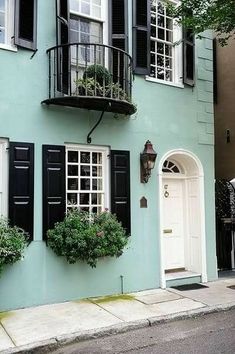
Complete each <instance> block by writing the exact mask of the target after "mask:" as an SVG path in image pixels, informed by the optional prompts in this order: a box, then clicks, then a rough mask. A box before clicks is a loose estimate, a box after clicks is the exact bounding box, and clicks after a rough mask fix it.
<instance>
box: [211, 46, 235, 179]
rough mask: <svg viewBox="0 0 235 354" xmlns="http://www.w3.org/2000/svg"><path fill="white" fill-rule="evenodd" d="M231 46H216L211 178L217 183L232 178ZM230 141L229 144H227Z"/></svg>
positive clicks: (234, 83) (234, 88)
mask: <svg viewBox="0 0 235 354" xmlns="http://www.w3.org/2000/svg"><path fill="white" fill-rule="evenodd" d="M234 57H235V44H234V39H231V40H230V41H229V43H228V45H227V46H225V47H221V46H220V45H219V43H218V42H217V45H216V61H217V65H216V70H217V102H216V103H215V105H214V109H215V142H216V144H215V175H216V178H217V179H227V180H231V179H233V178H234V177H235V154H234V151H235V119H234V116H235V99H234V92H235V62H234ZM228 140H230V141H228Z"/></svg>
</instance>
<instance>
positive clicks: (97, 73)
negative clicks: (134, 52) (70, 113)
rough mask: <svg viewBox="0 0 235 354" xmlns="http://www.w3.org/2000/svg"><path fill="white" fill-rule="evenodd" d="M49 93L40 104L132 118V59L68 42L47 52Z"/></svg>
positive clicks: (110, 49)
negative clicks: (123, 115) (118, 114)
mask: <svg viewBox="0 0 235 354" xmlns="http://www.w3.org/2000/svg"><path fill="white" fill-rule="evenodd" d="M47 54H48V58H49V93H48V99H46V100H44V101H43V102H42V103H45V104H48V105H49V104H55V105H62V106H70V107H78V108H84V109H90V110H97V111H103V112H104V111H106V112H113V113H120V114H126V115H131V114H133V113H135V111H136V107H135V105H133V103H132V58H131V56H130V55H129V54H128V53H126V52H125V51H123V50H121V49H118V48H115V47H112V46H107V45H104V44H94V43H71V44H64V45H60V46H55V47H53V48H50V49H48V50H47Z"/></svg>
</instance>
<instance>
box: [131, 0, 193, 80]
mask: <svg viewBox="0 0 235 354" xmlns="http://www.w3.org/2000/svg"><path fill="white" fill-rule="evenodd" d="M169 1H171V3H172V4H173V5H174V6H177V4H178V2H179V0H169ZM187 32H188V30H186V29H184V30H183V29H182V28H181V26H179V25H178V24H177V23H176V21H174V19H173V18H172V17H171V16H170V13H169V12H168V10H167V9H166V6H165V1H163V0H151V1H146V0H133V36H132V39H133V64H134V71H135V73H136V74H139V75H146V79H147V80H150V81H155V82H160V83H167V84H169V85H174V86H178V87H182V83H184V84H187V85H190V86H194V82H195V77H194V76H195V68H194V66H195V59H194V57H195V50H194V36H190V40H189V38H188V36H185V34H186V33H187Z"/></svg>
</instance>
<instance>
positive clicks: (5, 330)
mask: <svg viewBox="0 0 235 354" xmlns="http://www.w3.org/2000/svg"><path fill="white" fill-rule="evenodd" d="M0 326H1V327H2V329H3V331H4V332H5V333H6V335H7V336H8V338H9V339H10V341H11V342H12V343H13V344H14V346H15V347H17V345H16V342H15V341H14V339H12V338H11V336H10V334H9V333H8V331H7V329H6V328H5V327H4V325H3V323H2V322H0Z"/></svg>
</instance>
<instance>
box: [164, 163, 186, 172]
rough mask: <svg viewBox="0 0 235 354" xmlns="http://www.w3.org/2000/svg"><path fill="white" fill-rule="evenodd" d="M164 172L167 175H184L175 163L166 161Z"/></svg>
mask: <svg viewBox="0 0 235 354" xmlns="http://www.w3.org/2000/svg"><path fill="white" fill-rule="evenodd" d="M162 172H165V173H182V171H181V169H180V167H179V166H178V165H176V163H175V162H173V161H170V160H166V161H165V162H164V164H163V167H162Z"/></svg>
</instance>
